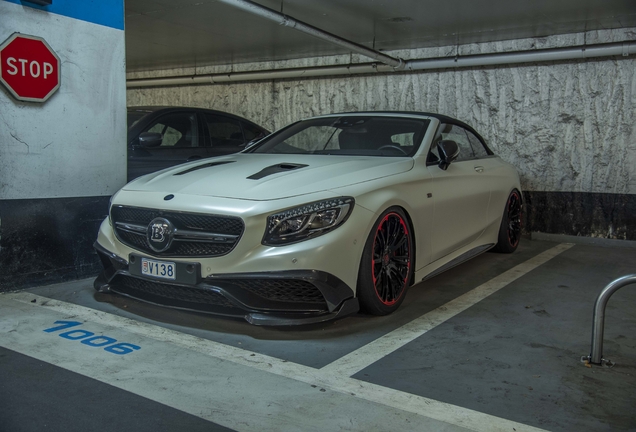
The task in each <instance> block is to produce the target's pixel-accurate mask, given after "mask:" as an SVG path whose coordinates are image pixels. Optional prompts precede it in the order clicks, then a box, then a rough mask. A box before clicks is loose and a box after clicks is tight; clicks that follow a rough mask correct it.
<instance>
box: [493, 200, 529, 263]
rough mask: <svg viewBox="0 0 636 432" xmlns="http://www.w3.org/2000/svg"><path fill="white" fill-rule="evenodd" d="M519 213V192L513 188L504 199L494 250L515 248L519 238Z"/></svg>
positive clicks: (520, 209)
mask: <svg viewBox="0 0 636 432" xmlns="http://www.w3.org/2000/svg"><path fill="white" fill-rule="evenodd" d="M521 214H522V202H521V194H520V193H519V191H517V190H514V191H512V192H511V193H510V195H509V196H508V201H506V208H505V209H504V214H503V217H502V218H501V226H500V228H499V238H498V242H497V246H495V250H496V251H498V252H503V253H512V252H514V251H515V250H516V249H517V246H519V240H521Z"/></svg>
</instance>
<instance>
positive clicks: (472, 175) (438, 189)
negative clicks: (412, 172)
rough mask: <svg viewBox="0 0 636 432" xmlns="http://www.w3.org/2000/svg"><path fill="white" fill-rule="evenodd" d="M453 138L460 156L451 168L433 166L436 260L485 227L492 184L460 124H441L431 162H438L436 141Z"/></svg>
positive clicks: (433, 253)
mask: <svg viewBox="0 0 636 432" xmlns="http://www.w3.org/2000/svg"><path fill="white" fill-rule="evenodd" d="M440 140H453V141H455V142H456V143H457V145H458V147H459V156H458V157H457V159H456V160H455V161H454V162H453V163H451V164H450V166H449V167H448V169H446V170H442V169H441V168H439V167H435V166H431V167H430V172H431V175H432V181H433V198H434V210H433V223H434V226H433V230H432V234H431V236H432V259H433V261H435V260H438V259H440V258H443V257H444V256H446V255H448V254H450V253H452V252H454V251H456V250H458V249H460V248H462V247H464V246H466V245H468V244H470V243H471V242H473V241H474V240H475V239H477V238H478V237H479V236H480V235H481V233H482V232H483V231H484V229H485V228H486V220H487V213H488V203H489V201H490V185H489V182H488V180H487V178H486V177H485V176H484V171H485V169H484V167H483V163H481V160H480V159H477V158H476V157H475V153H474V151H473V148H472V146H471V144H470V141H469V138H468V135H467V134H466V130H465V129H464V128H463V127H461V126H458V125H452V124H441V125H440V126H439V128H438V132H437V135H436V137H435V139H434V141H433V144H432V146H431V153H430V154H429V161H430V164H431V165H435V164H436V160H437V161H439V155H438V154H437V153H436V151H437V148H436V147H437V142H439V141H440Z"/></svg>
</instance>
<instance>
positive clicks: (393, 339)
mask: <svg viewBox="0 0 636 432" xmlns="http://www.w3.org/2000/svg"><path fill="white" fill-rule="evenodd" d="M635 263H636V248H615V247H606V246H602V245H601V246H599V245H590V244H576V245H573V246H570V245H563V244H559V243H555V242H552V241H537V240H532V241H530V240H527V239H526V240H525V241H524V242H522V244H521V246H520V248H519V250H518V251H517V252H515V253H514V254H512V255H500V254H495V253H486V254H483V255H481V256H479V257H477V258H475V259H473V260H472V261H470V262H467V263H465V264H463V265H461V266H459V267H456V268H454V269H452V270H451V271H449V272H446V273H444V274H441V275H439V276H437V277H435V278H433V279H431V280H428V281H425V282H423V283H420V284H418V285H416V286H415V287H413V288H411V290H410V291H409V293H408V295H407V298H406V300H405V302H404V303H403V305H402V307H401V308H400V310H399V311H398V312H397V313H396V314H393V315H391V316H387V317H368V316H363V315H356V316H352V317H347V318H344V319H342V320H339V321H335V322H331V323H326V324H320V325H314V326H305V327H300V328H263V327H254V326H251V325H249V324H247V323H246V322H244V321H241V320H235V319H226V318H216V317H213V316H208V315H203V314H194V313H187V312H181V311H174V310H170V309H165V308H159V307H156V306H151V305H146V304H143V303H140V302H137V301H134V300H130V299H126V298H122V297H116V296H113V295H106V294H97V293H95V292H94V290H93V289H92V280H83V281H78V282H73V283H65V284H59V285H52V286H46V287H40V288H35V289H30V290H28V291H27V292H20V293H10V294H3V295H0V347H2V348H0V432H3V431H36V430H38V431H39V430H42V429H44V428H46V430H51V431H62V430H64V431H68V430H82V431H86V430H95V431H102V430H112V429H114V428H116V429H118V430H120V431H128V430H130V431H141V430H166V431H170V430H193V431H196V430H240V431H255V430H259V431H261V430H272V431H277V430H290V431H292V430H316V431H324V430H355V431H358V430H359V431H371V430H378V431H384V430H386V431H392V430H398V429H401V430H414V431H422V430H431V431H459V430H482V431H492V430H502V431H504V430H506V431H513V430H516V431H521V430H529V431H530V430H540V429H543V430H553V431H571V430H574V429H578V430H636V409H635V408H634V407H636V390H635V389H636V376H635V374H636V308H634V305H635V304H636V290H635V289H634V286H632V287H626V288H624V289H622V290H620V291H619V292H617V293H616V294H615V295H614V296H613V297H612V299H611V300H610V302H609V305H608V308H607V321H606V335H605V349H604V356H605V357H606V358H609V359H611V360H612V361H614V362H616V366H615V367H614V368H611V369H608V368H599V367H593V368H587V367H585V366H584V365H583V364H582V363H580V361H579V359H580V357H581V356H582V355H586V354H589V350H590V332H591V320H592V306H593V304H594V300H595V298H596V296H597V295H598V293H599V292H600V290H601V289H602V288H603V287H604V286H605V285H607V284H608V283H609V282H611V281H612V280H613V279H615V278H617V277H619V276H623V275H625V274H631V273H636V265H635ZM59 320H65V321H73V322H77V323H81V324H77V325H76V326H74V327H73V328H69V331H70V330H75V329H79V330H78V331H79V333H75V334H74V335H75V336H73V334H70V335H69V336H71V337H76V336H77V337H81V336H82V335H83V334H82V333H81V331H82V330H83V331H85V332H91V333H94V334H95V335H103V336H106V337H109V338H112V339H117V341H118V342H126V343H132V344H135V345H137V346H139V347H140V349H138V350H135V351H133V352H130V353H128V354H125V355H117V354H114V353H111V352H107V351H105V350H104V349H102V348H101V347H95V346H91V345H87V344H83V343H81V340H70V339H67V338H64V337H59V334H61V333H63V332H64V331H66V330H64V331H62V330H60V331H52V332H44V331H43V330H45V329H47V328H52V327H55V326H56V324H54V323H55V322H56V321H59ZM57 325H58V326H59V325H60V324H59V323H58V324H57ZM85 334H88V333H85ZM96 343H97V344H99V341H98V342H96Z"/></svg>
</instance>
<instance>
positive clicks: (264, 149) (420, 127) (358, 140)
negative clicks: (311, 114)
mask: <svg viewBox="0 0 636 432" xmlns="http://www.w3.org/2000/svg"><path fill="white" fill-rule="evenodd" d="M428 125H429V121H428V120H420V119H413V118H397V117H388V116H387V117H382V116H343V117H325V118H318V119H310V120H304V121H300V122H298V123H295V124H293V125H291V126H290V127H288V128H285V129H283V130H282V131H279V132H277V133H275V134H273V135H270V136H269V137H268V138H265V140H263V141H261V142H260V143H259V145H257V146H256V147H254V148H253V149H252V152H254V153H292V154H331V155H349V156H353V155H359V156H385V157H386V156H394V157H404V156H412V155H413V154H415V153H416V152H417V148H418V146H419V145H420V143H421V141H422V137H423V136H424V133H425V132H426V128H427V127H428Z"/></svg>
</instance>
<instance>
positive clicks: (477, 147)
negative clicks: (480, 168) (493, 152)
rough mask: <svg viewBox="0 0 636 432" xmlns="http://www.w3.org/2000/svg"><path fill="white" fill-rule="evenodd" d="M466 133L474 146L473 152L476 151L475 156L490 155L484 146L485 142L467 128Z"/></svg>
mask: <svg viewBox="0 0 636 432" xmlns="http://www.w3.org/2000/svg"><path fill="white" fill-rule="evenodd" d="M466 135H468V140H469V141H470V144H471V145H472V147H473V152H474V153H475V157H477V158H484V157H486V156H488V151H486V148H485V147H484V144H483V143H482V142H481V141H480V140H479V138H477V137H476V136H475V134H474V133H472V132H471V131H469V130H466Z"/></svg>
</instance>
